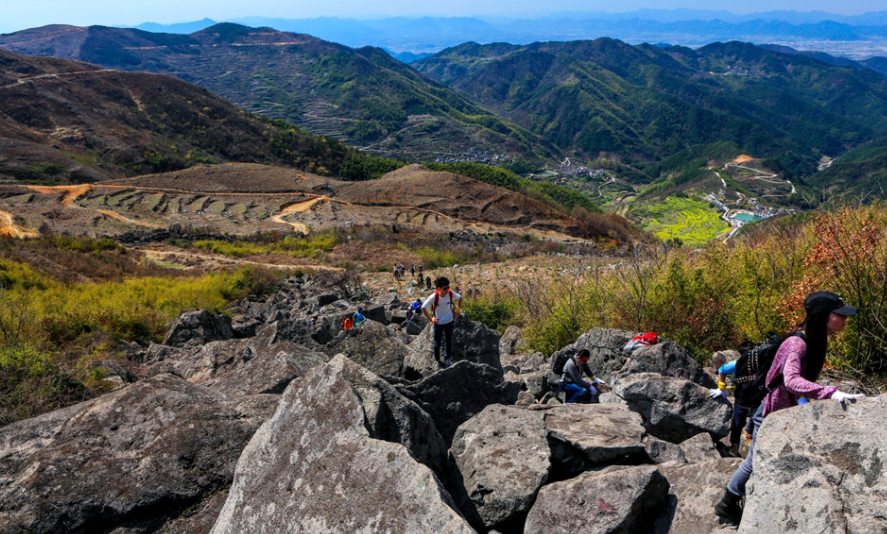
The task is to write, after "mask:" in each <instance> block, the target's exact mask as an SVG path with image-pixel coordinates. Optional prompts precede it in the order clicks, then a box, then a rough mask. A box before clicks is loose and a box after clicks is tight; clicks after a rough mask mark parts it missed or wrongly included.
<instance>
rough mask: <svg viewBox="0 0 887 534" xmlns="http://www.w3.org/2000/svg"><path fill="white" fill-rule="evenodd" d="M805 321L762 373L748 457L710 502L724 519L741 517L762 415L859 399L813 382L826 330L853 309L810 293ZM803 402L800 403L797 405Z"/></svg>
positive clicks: (837, 327)
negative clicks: (763, 394) (763, 393)
mask: <svg viewBox="0 0 887 534" xmlns="http://www.w3.org/2000/svg"><path fill="white" fill-rule="evenodd" d="M804 311H806V313H807V317H806V319H804V322H803V323H802V324H801V326H800V327H799V328H798V330H796V331H795V332H793V333H792V335H790V336H789V337H788V338H787V339H786V340H785V341H783V342H782V344H781V345H780V346H779V350H778V351H777V352H776V356H775V357H774V359H773V364H772V365H771V366H770V370H769V371H768V372H767V383H766V387H767V390H768V393H767V395H766V397H764V401H763V402H762V403H761V404H760V405H759V406H758V407H757V409H756V410H755V411H754V415H752V422H753V423H754V430H753V432H752V442H751V448H750V449H749V451H748V456H747V457H746V458H745V460H744V461H743V462H742V464H741V465H740V466H739V468H738V469H737V470H736V473H734V474H733V478H731V479H730V483H729V484H728V485H727V489H726V491H725V492H724V496H723V497H721V500H720V501H718V503H717V504H715V513H716V514H717V515H718V516H720V517H722V518H724V519H727V520H729V521H732V522H734V523H737V524H738V523H739V521H740V520H741V519H742V506H740V504H739V503H740V501H741V500H742V497H743V496H744V495H745V486H746V484H747V483H748V480H749V478H751V475H752V472H753V457H754V450H755V442H756V441H757V434H758V430H759V429H760V426H761V422H762V421H763V419H764V418H765V417H767V416H768V415H770V414H771V413H773V412H776V411H779V410H782V409H784V408H790V407H792V406H797V405H798V404H799V400H800V399H802V398H803V399H810V400H822V399H834V400H836V401H839V402H841V403H843V402H845V401H846V400H847V399H851V400H853V399H858V398H861V397H864V396H865V395H862V394H859V395H849V394H847V393H844V392H843V391H838V388H837V387H835V386H820V385H818V384H816V379H817V378H819V373H820V372H821V371H822V366H823V364H824V363H825V355H826V348H827V345H828V333H829V331H833V332H840V331H843V330H844V329H845V328H846V327H847V317H850V316H852V315H855V314H856V308H854V307H853V306H848V305H846V304H844V301H843V300H842V299H841V297H839V296H838V295H835V294H834V293H831V292H828V291H820V292H817V293H813V294H812V295H810V296H809V297H807V299H806V300H805V301H804ZM800 404H803V402H800Z"/></svg>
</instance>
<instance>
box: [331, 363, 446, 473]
mask: <svg viewBox="0 0 887 534" xmlns="http://www.w3.org/2000/svg"><path fill="white" fill-rule="evenodd" d="M330 365H331V366H332V367H333V368H334V369H336V370H338V371H339V372H340V373H341V375H342V378H344V379H345V380H346V381H347V382H348V384H349V386H350V387H351V390H352V391H353V392H354V393H355V394H356V395H357V396H358V398H359V400H360V403H361V406H362V407H363V411H364V416H365V418H366V421H365V425H366V427H367V428H368V429H369V430H370V435H371V436H372V437H373V438H375V439H382V440H385V441H390V442H392V443H400V444H402V445H404V446H405V447H406V448H407V450H409V451H410V453H412V455H413V457H415V458H416V459H417V460H418V461H419V462H421V463H423V464H425V465H427V466H428V467H430V468H432V469H433V470H434V471H435V472H436V473H438V474H442V473H443V472H444V466H445V462H446V456H447V443H449V442H444V440H443V438H442V437H441V435H440V433H439V432H438V430H437V427H436V426H435V425H434V420H433V419H432V418H431V416H430V415H428V414H427V413H425V411H423V410H422V409H421V408H420V407H419V405H418V404H416V403H415V402H413V401H411V400H409V399H407V398H406V397H404V396H403V395H401V394H400V393H399V392H398V391H397V389H395V388H394V386H392V385H391V384H389V383H388V382H386V381H385V380H383V379H382V378H380V377H378V376H376V375H375V374H373V373H372V372H370V371H369V370H368V369H365V368H363V367H361V366H360V365H358V364H356V363H354V361H352V360H351V359H350V358H347V357H345V355H343V354H339V355H337V356H336V357H334V358H333V359H332V360H331V361H330Z"/></svg>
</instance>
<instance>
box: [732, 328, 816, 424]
mask: <svg viewBox="0 0 887 534" xmlns="http://www.w3.org/2000/svg"><path fill="white" fill-rule="evenodd" d="M792 336H796V337H800V338H801V339H803V340H804V341H807V336H805V335H804V333H803V332H801V331H798V332H792V333H791V334H789V336H788V337H792ZM786 339H788V338H786ZM784 341H785V340H784V339H782V338H781V337H779V336H777V335H775V334H773V335H770V336H769V337H768V338H767V339H765V340H764V341H762V342H760V343H758V344H757V345H753V344H751V343H745V344H743V345H742V346H741V347H739V354H740V357H739V359H738V360H736V375H735V376H734V377H733V384H735V385H736V391H735V392H734V393H733V394H734V398H735V400H736V404H738V405H740V406H743V407H745V408H756V407H757V406H758V405H759V404H761V401H762V400H764V397H766V396H767V393H769V392H770V391H772V390H773V389H775V388H778V387H779V386H781V385H782V383H783V382H784V381H785V377H784V376H783V375H782V374H780V375H779V376H778V377H776V378H774V379H773V382H771V383H769V384H768V383H767V373H769V372H770V367H771V366H772V365H773V359H774V358H775V357H776V353H777V352H778V351H779V347H780V346H782V343H783V342H784Z"/></svg>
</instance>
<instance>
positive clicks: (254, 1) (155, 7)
mask: <svg viewBox="0 0 887 534" xmlns="http://www.w3.org/2000/svg"><path fill="white" fill-rule="evenodd" d="M540 5H543V4H542V3H541V2H539V0H483V1H478V0H426V1H424V2H416V1H415V0H378V1H376V2H368V1H367V0H323V1H322V2H319V1H317V0H249V1H245V0H187V1H184V2H183V1H182V0H26V1H22V0H0V31H3V32H9V31H17V30H22V29H26V28H33V27H37V26H43V25H46V24H73V25H77V26H89V25H93V24H104V25H108V26H135V25H138V24H141V23H143V22H159V23H161V24H171V23H176V22H190V21H195V20H201V19H203V18H211V19H213V20H216V21H225V20H230V19H236V18H242V17H273V18H288V19H297V18H314V17H340V18H367V17H377V16H420V15H431V16H447V17H456V16H496V15H500V16H509V15H522V16H526V15H528V14H531V13H534V12H538V10H539V8H540ZM544 7H545V9H546V10H547V11H548V12H557V11H580V12H581V11H606V12H624V11H634V10H637V9H645V8H651V9H678V8H687V9H710V10H712V9H715V10H716V9H723V10H726V11H730V12H732V13H737V14H746V13H753V12H759V11H772V10H795V11H826V12H829V13H836V14H841V15H856V14H861V13H866V12H870V11H882V10H887V4H885V2H884V0H847V1H844V2H835V1H834V0H745V1H743V2H741V3H737V2H735V1H732V0H731V1H725V0H670V1H663V0H622V1H621V2H619V4H618V8H617V7H614V2H613V1H612V0H604V1H602V0H584V1H583V0H548V2H545V3H544Z"/></svg>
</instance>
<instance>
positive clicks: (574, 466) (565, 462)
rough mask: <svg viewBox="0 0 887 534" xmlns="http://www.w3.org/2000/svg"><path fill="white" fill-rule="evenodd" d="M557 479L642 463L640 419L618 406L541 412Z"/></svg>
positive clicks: (560, 407)
mask: <svg viewBox="0 0 887 534" xmlns="http://www.w3.org/2000/svg"><path fill="white" fill-rule="evenodd" d="M544 414H545V416H544V417H545V427H546V429H547V430H548V435H549V444H550V446H551V452H552V461H553V463H554V465H555V468H556V469H557V471H558V473H559V475H560V476H563V475H573V474H577V473H581V472H583V471H586V470H588V469H591V468H593V467H596V466H601V465H607V464H610V463H642V462H643V461H644V460H646V450H645V448H644V442H643V437H644V434H645V431H644V426H643V424H642V423H643V421H642V419H641V416H640V415H638V414H636V413H634V412H632V411H631V410H629V409H628V407H627V406H625V405H622V404H562V405H557V406H550V407H548V409H546V410H545V411H544Z"/></svg>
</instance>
